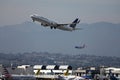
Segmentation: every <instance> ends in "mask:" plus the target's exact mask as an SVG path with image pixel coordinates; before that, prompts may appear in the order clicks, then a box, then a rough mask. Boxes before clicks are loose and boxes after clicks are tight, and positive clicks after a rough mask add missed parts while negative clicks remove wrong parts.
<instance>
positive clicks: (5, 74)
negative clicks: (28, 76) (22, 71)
mask: <svg viewBox="0 0 120 80" xmlns="http://www.w3.org/2000/svg"><path fill="white" fill-rule="evenodd" d="M3 73H4V76H5V78H6V79H7V80H12V76H11V74H9V72H8V70H7V69H6V67H3Z"/></svg>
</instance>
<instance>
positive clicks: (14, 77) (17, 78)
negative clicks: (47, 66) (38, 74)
mask: <svg viewBox="0 0 120 80" xmlns="http://www.w3.org/2000/svg"><path fill="white" fill-rule="evenodd" d="M2 79H3V80H36V78H35V77H34V76H32V75H18V74H10V73H9V71H8V70H7V68H6V67H5V66H3V75H2Z"/></svg>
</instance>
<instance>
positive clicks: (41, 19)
mask: <svg viewBox="0 0 120 80" xmlns="http://www.w3.org/2000/svg"><path fill="white" fill-rule="evenodd" d="M31 18H32V20H33V22H35V21H38V22H40V23H41V25H42V26H44V27H50V28H51V29H52V28H54V29H56V28H57V29H61V30H65V31H73V30H76V28H75V27H70V25H75V26H76V24H78V23H79V22H78V21H77V23H70V24H58V23H56V22H54V21H51V20H48V19H47V18H44V17H41V16H38V15H31Z"/></svg>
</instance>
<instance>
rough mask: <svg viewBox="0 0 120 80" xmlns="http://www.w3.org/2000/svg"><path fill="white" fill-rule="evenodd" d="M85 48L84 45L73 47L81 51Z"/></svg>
mask: <svg viewBox="0 0 120 80" xmlns="http://www.w3.org/2000/svg"><path fill="white" fill-rule="evenodd" d="M85 47H86V45H85V44H83V46H75V48H76V49H83V48H85Z"/></svg>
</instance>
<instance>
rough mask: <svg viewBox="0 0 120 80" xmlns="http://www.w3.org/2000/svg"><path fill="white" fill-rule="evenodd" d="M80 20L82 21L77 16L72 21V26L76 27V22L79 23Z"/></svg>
mask: <svg viewBox="0 0 120 80" xmlns="http://www.w3.org/2000/svg"><path fill="white" fill-rule="evenodd" d="M79 22H80V20H79V19H78V18H76V19H75V20H74V21H73V22H72V24H70V27H72V28H75V27H76V24H78V23H79Z"/></svg>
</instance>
